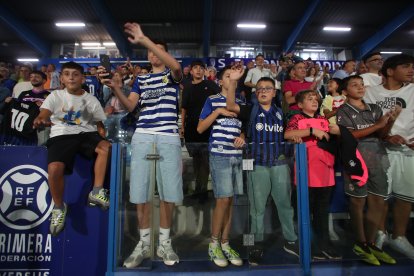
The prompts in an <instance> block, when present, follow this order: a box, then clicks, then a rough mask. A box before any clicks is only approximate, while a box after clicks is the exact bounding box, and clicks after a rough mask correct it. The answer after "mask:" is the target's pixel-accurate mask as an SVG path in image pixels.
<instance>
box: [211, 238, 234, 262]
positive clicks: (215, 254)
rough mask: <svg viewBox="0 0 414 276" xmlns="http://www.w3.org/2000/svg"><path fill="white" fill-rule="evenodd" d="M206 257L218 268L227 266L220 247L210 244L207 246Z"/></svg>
mask: <svg viewBox="0 0 414 276" xmlns="http://www.w3.org/2000/svg"><path fill="white" fill-rule="evenodd" d="M208 255H210V260H212V261H213V262H214V263H215V264H216V265H217V266H219V267H226V266H228V264H229V262H228V261H227V259H226V257H224V254H223V251H222V250H221V247H220V245H218V244H214V243H212V242H211V243H210V244H209V245H208Z"/></svg>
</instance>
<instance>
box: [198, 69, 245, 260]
mask: <svg viewBox="0 0 414 276" xmlns="http://www.w3.org/2000/svg"><path fill="white" fill-rule="evenodd" d="M231 72H232V69H231V67H225V68H224V69H223V70H222V71H221V72H220V74H219V84H220V86H221V93H220V94H216V95H213V96H210V97H208V98H207V100H206V102H205V104H204V107H203V110H202V111H201V114H200V121H199V123H198V126H197V131H198V133H200V134H201V133H203V132H204V131H206V130H207V129H208V128H209V127H210V126H213V128H212V131H211V134H210V140H209V152H210V157H209V158H210V159H209V162H210V168H211V178H212V184H213V191H214V196H215V198H216V206H215V208H214V211H213V219H212V233H211V242H210V244H209V255H210V258H211V260H212V261H213V262H214V263H215V264H216V265H218V266H220V267H225V266H227V265H228V261H230V262H231V263H232V264H233V265H237V266H241V265H242V264H243V262H242V260H241V259H240V257H239V254H238V253H237V252H236V251H235V250H234V249H232V248H231V247H230V245H229V234H230V227H231V216H232V212H233V196H234V195H235V194H242V193H243V177H242V149H241V147H242V146H243V145H244V139H242V138H241V137H240V135H241V126H242V122H241V121H240V120H239V119H237V118H236V114H235V113H234V112H230V111H228V110H227V109H226V96H227V93H228V89H229V88H230V82H231V81H230V74H231ZM233 88H234V91H232V93H233V94H234V93H235V89H236V87H233ZM223 253H224V254H223Z"/></svg>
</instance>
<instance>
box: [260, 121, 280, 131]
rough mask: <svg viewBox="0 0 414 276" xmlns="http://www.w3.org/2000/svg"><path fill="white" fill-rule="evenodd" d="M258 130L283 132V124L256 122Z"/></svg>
mask: <svg viewBox="0 0 414 276" xmlns="http://www.w3.org/2000/svg"><path fill="white" fill-rule="evenodd" d="M256 130H257V131H262V130H265V131H268V132H283V126H280V125H278V124H274V125H268V124H264V125H263V124H262V123H257V124H256Z"/></svg>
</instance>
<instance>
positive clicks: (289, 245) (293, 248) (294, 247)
mask: <svg viewBox="0 0 414 276" xmlns="http://www.w3.org/2000/svg"><path fill="white" fill-rule="evenodd" d="M283 249H284V250H285V251H286V252H287V253H289V254H292V255H295V256H296V257H299V243H298V241H286V242H285V245H284V246H283Z"/></svg>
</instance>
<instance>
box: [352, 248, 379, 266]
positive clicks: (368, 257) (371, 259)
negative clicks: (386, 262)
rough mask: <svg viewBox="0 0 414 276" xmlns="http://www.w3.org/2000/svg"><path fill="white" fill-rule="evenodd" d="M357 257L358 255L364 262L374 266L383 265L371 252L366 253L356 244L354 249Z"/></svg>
mask: <svg viewBox="0 0 414 276" xmlns="http://www.w3.org/2000/svg"><path fill="white" fill-rule="evenodd" d="M352 250H353V251H354V253H355V254H356V255H358V256H359V257H360V258H361V259H362V260H363V261H364V262H367V263H369V264H372V265H381V263H380V262H379V261H378V259H377V258H376V257H375V256H374V254H372V253H371V251H369V252H367V251H365V250H364V249H363V248H362V247H361V246H359V245H357V244H355V245H354V248H353V249H352ZM368 250H369V248H368Z"/></svg>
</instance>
